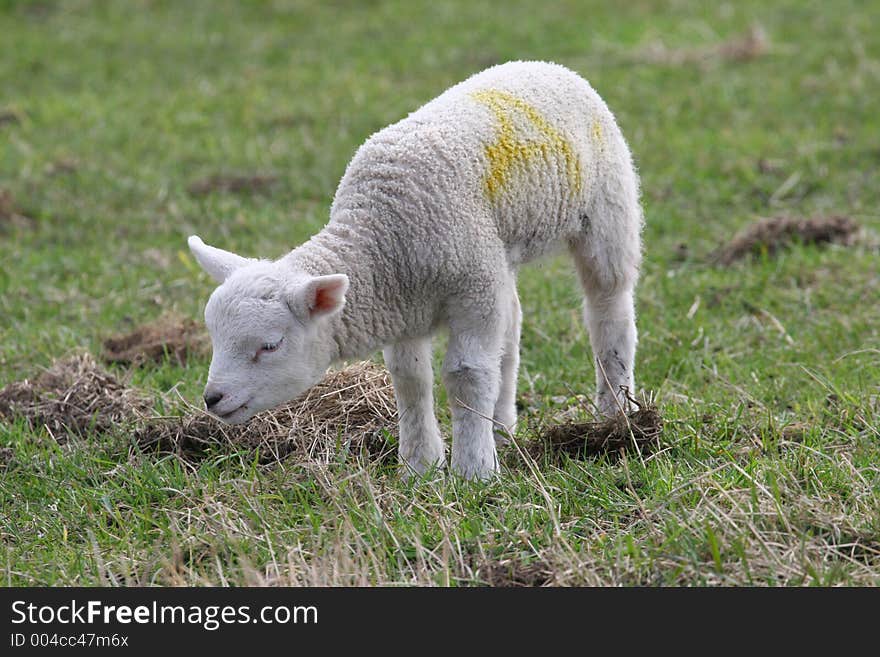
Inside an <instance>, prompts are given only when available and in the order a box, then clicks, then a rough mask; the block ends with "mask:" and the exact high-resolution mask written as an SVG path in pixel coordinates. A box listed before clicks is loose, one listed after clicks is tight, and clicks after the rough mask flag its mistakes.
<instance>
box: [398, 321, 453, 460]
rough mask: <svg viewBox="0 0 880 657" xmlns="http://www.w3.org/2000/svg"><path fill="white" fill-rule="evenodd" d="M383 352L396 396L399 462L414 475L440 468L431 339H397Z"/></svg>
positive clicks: (439, 442)
mask: <svg viewBox="0 0 880 657" xmlns="http://www.w3.org/2000/svg"><path fill="white" fill-rule="evenodd" d="M383 355H384V356H385V365H386V366H387V367H388V371H389V372H390V373H391V380H392V382H393V383H394V396H395V397H396V398H397V413H398V416H399V426H400V450H399V452H400V460H401V462H402V463H403V464H404V465H405V466H407V467H408V468H409V469H410V470H413V471H415V472H416V473H418V474H424V472H425V471H427V470H428V469H430V468H431V467H435V466H436V467H442V466H443V463H444V461H445V455H444V453H443V440H442V438H441V437H440V428H439V427H438V426H437V419H436V418H435V417H434V394H433V388H434V373H433V371H432V369H431V338H418V339H415V340H404V341H401V342H398V343H396V344H393V345H391V346H389V347H386V348H385V350H384V351H383Z"/></svg>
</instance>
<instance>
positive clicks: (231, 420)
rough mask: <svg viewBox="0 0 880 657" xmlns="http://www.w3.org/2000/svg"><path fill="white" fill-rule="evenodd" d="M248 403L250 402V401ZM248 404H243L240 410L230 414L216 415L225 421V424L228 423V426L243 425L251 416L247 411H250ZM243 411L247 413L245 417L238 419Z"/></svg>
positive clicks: (237, 409)
mask: <svg viewBox="0 0 880 657" xmlns="http://www.w3.org/2000/svg"><path fill="white" fill-rule="evenodd" d="M248 401H250V400H248ZM247 404H248V403H247V402H245V403H244V404H242V405H241V406H239V407H238V408H234V409H232V410H231V411H229V412H228V413H215V415H216V416H217V417H218V418H220V419H221V420H223V421H224V422H226V423H227V424H241V423H242V422H245V421H247V420H248V419H249V418H250V416H251V414H250V413H247V411H248V405H247ZM241 411H245V415H244V416H242V417H240V418H238V419H236V416H237V415H239V414H240V413H241Z"/></svg>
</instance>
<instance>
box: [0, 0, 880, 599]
mask: <svg viewBox="0 0 880 657" xmlns="http://www.w3.org/2000/svg"><path fill="white" fill-rule="evenodd" d="M0 8H2V9H0V34H2V35H3V37H2V38H0V82H2V84H0V117H2V118H0V386H2V385H3V384H6V383H9V382H12V381H16V380H20V379H23V378H25V377H32V376H34V375H35V374H37V373H38V372H39V371H40V370H41V368H45V367H47V366H49V365H50V364H51V362H52V361H53V360H54V359H56V358H60V357H63V356H65V355H67V354H70V353H73V352H75V351H77V350H89V351H91V352H92V353H95V354H100V352H101V342H102V339H103V338H105V337H106V336H108V335H110V334H113V333H116V332H119V331H124V330H126V329H130V328H132V327H134V326H137V325H139V324H141V323H143V322H146V321H149V320H152V319H154V318H156V317H157V316H159V315H161V314H162V313H164V312H168V311H175V312H178V313H180V314H182V315H184V316H188V317H192V318H197V319H200V317H201V311H202V308H203V304H204V302H205V301H206V299H207V297H208V295H209V294H210V292H211V290H212V289H213V288H212V284H211V282H210V281H209V279H208V278H207V276H205V275H204V274H202V273H201V272H200V270H199V269H198V268H197V265H196V264H195V263H194V261H193V260H192V258H191V257H190V256H189V254H188V251H186V248H185V239H186V236H187V235H190V234H192V233H198V234H200V235H201V236H202V237H203V238H204V239H205V240H206V241H208V242H209V243H213V244H217V245H218V246H224V247H227V248H231V249H233V250H236V251H238V252H241V253H243V254H246V255H260V256H263V257H277V256H280V255H282V254H283V253H284V252H286V250H288V249H289V248H291V247H292V246H294V245H296V244H298V243H300V242H302V241H303V240H305V239H306V238H307V237H308V236H310V235H311V234H313V233H314V232H316V231H317V230H318V229H319V228H320V227H321V225H322V224H323V223H324V222H325V221H326V218H327V214H328V208H329V205H330V201H331V199H332V195H333V191H334V189H335V186H336V184H337V182H338V180H339V178H340V176H341V175H342V172H343V170H344V167H345V165H346V163H347V162H348V160H349V158H350V157H351V155H352V154H353V153H354V150H355V149H356V147H357V146H358V145H359V144H360V143H361V142H362V141H363V140H364V139H365V138H366V137H367V136H369V135H370V134H371V133H372V132H373V131H375V130H377V129H379V128H381V127H383V126H385V125H386V124H388V123H391V122H393V121H395V120H397V119H399V118H400V117H402V116H404V115H405V114H406V113H407V112H409V111H411V110H412V109H415V108H416V107H418V106H419V105H420V104H422V103H423V102H425V101H427V100H429V99H431V98H432V97H434V96H436V95H437V94H439V93H440V92H441V91H442V90H444V89H445V88H447V87H448V86H450V85H451V84H453V83H454V82H457V81H459V80H461V79H463V78H465V77H467V76H468V75H470V74H471V73H474V72H476V71H478V70H480V69H482V68H485V67H487V66H488V65H490V64H493V63H498V62H502V61H506V60H510V59H549V60H554V61H557V62H559V63H562V64H565V65H567V66H569V67H571V68H573V69H575V70H577V71H578V72H580V73H581V74H582V75H584V76H585V77H586V78H588V79H589V80H590V82H591V83H592V84H593V86H594V87H595V88H596V89H597V90H598V92H599V93H600V94H601V95H602V96H603V97H604V98H605V100H606V101H607V102H608V104H609V106H610V107H611V108H612V110H613V111H614V112H615V113H616V116H617V118H618V121H619V123H620V124H621V127H622V129H623V131H624V134H625V135H626V136H627V138H628V140H629V143H630V146H631V148H632V150H633V152H634V154H635V157H636V160H637V163H638V166H639V168H640V172H641V175H642V183H643V195H644V206H645V213H646V222H647V223H646V229H645V247H646V252H645V263H644V268H643V274H642V278H641V282H640V287H639V289H638V296H637V309H638V313H639V317H638V325H639V330H640V344H639V351H638V356H637V366H636V376H637V382H638V384H639V386H640V388H641V389H643V390H646V391H653V392H654V393H655V395H656V398H657V402H658V405H659V408H660V410H661V412H662V414H663V417H664V419H665V430H664V433H663V437H662V449H661V450H660V451H659V452H657V453H655V454H652V455H650V456H648V455H645V456H642V457H640V456H638V455H631V456H628V457H626V458H624V459H622V460H619V459H612V458H599V459H592V460H578V459H568V460H564V461H563V462H561V463H556V462H550V461H546V462H545V461H538V462H536V463H534V464H528V463H522V462H521V461H520V462H519V464H518V465H517V458H516V457H515V455H513V456H511V457H510V458H509V459H508V461H510V462H512V463H513V465H511V466H510V467H508V468H506V469H505V471H504V473H503V475H502V476H501V477H500V478H498V479H497V480H495V481H492V482H489V483H486V484H468V483H464V482H462V481H458V480H456V479H455V478H452V477H446V478H442V479H440V480H437V481H433V482H429V481H426V482H420V483H406V482H404V481H402V480H401V479H400V477H399V476H398V475H397V474H396V473H395V471H394V470H393V469H392V468H388V467H385V466H381V465H377V464H371V463H369V462H366V461H364V460H359V459H354V458H348V459H340V462H339V463H337V464H334V465H331V466H321V467H318V466H315V465H313V464H309V463H304V462H297V461H285V462H282V463H275V464H270V465H258V464H257V462H256V460H255V459H254V458H253V455H252V454H250V453H249V452H246V451H230V450H229V449H216V450H214V451H212V452H211V453H210V454H209V455H208V457H207V458H205V459H203V460H201V461H200V462H199V463H197V464H195V465H187V464H185V463H183V462H181V461H180V460H178V459H176V458H175V457H173V456H162V455H158V454H152V453H142V452H140V451H139V450H138V449H137V447H136V446H135V445H134V443H133V440H132V436H131V432H130V431H128V430H126V429H125V427H120V428H119V429H118V430H116V431H110V432H108V433H103V434H93V435H89V436H87V437H86V438H75V437H72V438H70V439H69V440H57V439H56V438H57V437H53V436H52V435H50V434H49V433H48V432H46V431H45V430H42V429H36V430H31V429H29V428H28V425H27V424H26V422H24V421H22V420H11V421H10V420H5V421H4V420H0V447H2V448H4V450H3V455H4V458H3V459H2V464H0V538H2V544H3V547H4V553H3V555H2V560H3V561H2V575H3V582H4V583H5V584H10V585H36V584H40V585H71V584H80V585H97V584H109V585H116V584H119V585H126V584H162V585H186V584H192V585H200V584H232V585H242V584H262V583H270V584H276V583H277V584H438V585H472V584H481V583H483V584H485V583H489V584H513V583H522V584H551V585H555V584H625V585H629V584H646V585H672V584H687V585H716V584H724V585H727V584H738V585H748V584H755V585H763V584H772V585H838V584H873V585H876V584H878V583H880V334H878V330H880V251H878V247H877V240H876V233H877V230H878V228H880V211H878V207H880V176H878V173H880V112H878V111H877V108H878V107H880V34H878V32H877V30H876V26H877V20H878V18H880V15H878V12H877V9H876V7H872V3H866V2H859V1H857V0H850V1H845V0H844V1H841V2H835V3H827V2H819V1H802V0H790V1H784V2H766V1H765V0H761V1H757V0H755V1H752V0H748V1H743V2H735V3H701V2H684V1H680V2H659V1H658V2H653V1H648V0H639V1H636V2H627V3H602V2H574V1H571V2H548V3H542V4H541V9H540V10H539V11H537V10H536V9H535V7H534V4H533V3H529V2H519V1H514V2H506V3H504V8H503V10H502V9H500V8H499V9H498V10H497V11H493V10H491V9H490V8H489V7H488V6H487V5H484V4H483V3H476V2H451V1H447V0H435V1H434V2H431V3H424V4H423V3H412V2H404V1H402V0H401V1H399V2H392V1H389V2H380V1H376V2H344V1H341V0H340V1H337V2H332V3H330V2H328V3H318V2H303V1H300V2H296V1H289V2H288V1H286V0H277V1H275V2H266V3H258V2H232V1H231V0H225V1H219V2H208V1H207V0H193V1H192V2H185V3H184V2H173V1H171V0H168V1H161V0H156V1H148V0H142V1H138V2H122V1H121V0H120V1H118V2H117V1H112V2H98V1H97V0H95V1H88V0H69V1H65V2H60V1H59V2H52V1H41V2H27V1H16V0H4V1H3V2H2V3H0ZM753 26H760V29H761V30H763V33H764V34H765V35H766V49H765V50H762V51H760V52H754V53H747V54H746V55H745V56H740V55H737V53H736V52H734V50H735V49H731V48H728V47H726V46H725V44H730V43H732V42H735V40H736V39H739V38H741V37H742V36H743V35H745V34H748V33H749V30H750V29H752V27H753ZM750 55H754V56H750ZM220 173H245V174H255V173H259V174H273V175H276V176H277V177H278V178H277V181H276V183H275V184H273V185H272V186H270V187H269V188H268V189H266V190H264V191H262V192H260V193H236V192H222V191H221V192H216V193H210V194H205V195H198V194H193V193H191V191H188V188H189V187H190V186H191V185H192V184H193V182H194V181H198V180H200V179H202V178H205V177H206V176H211V175H215V174H220ZM837 214H840V215H847V216H849V217H851V218H853V219H854V220H856V221H858V222H859V223H860V224H862V226H864V228H865V233H866V234H865V235H863V236H862V238H861V239H860V240H859V242H858V243H857V244H855V245H854V246H842V245H832V246H829V247H826V248H821V247H817V246H814V245H803V244H800V245H795V246H794V247H792V248H790V249H787V250H784V251H782V252H780V253H778V254H775V255H774V254H769V253H764V254H763V255H759V256H758V257H756V258H753V259H747V260H744V261H742V262H739V263H736V264H734V265H732V266H730V267H720V266H717V265H714V264H712V262H711V260H710V258H709V254H710V253H711V252H712V251H713V250H714V249H715V248H716V247H717V246H718V245H719V244H721V243H723V242H725V241H727V240H729V239H730V238H731V237H732V236H733V234H734V233H735V232H736V231H738V230H740V229H742V228H743V227H745V226H747V225H748V224H750V223H752V222H753V221H755V220H756V219H758V218H760V217H770V216H777V215H788V216H797V217H801V216H802V217H812V216H828V215H837ZM520 294H521V298H522V303H523V311H524V327H523V338H522V349H521V351H522V371H521V375H520V395H521V397H522V398H523V400H524V405H525V406H526V407H527V408H528V409H530V410H529V412H528V414H526V416H525V417H524V418H523V419H524V423H523V424H525V425H528V424H530V423H536V422H538V421H539V420H540V417H539V416H542V415H543V416H547V417H552V415H553V414H554V413H555V412H557V411H560V410H562V409H563V408H564V407H565V406H567V405H568V404H570V403H571V399H570V397H571V396H572V395H575V394H588V395H589V394H592V390H593V386H594V383H593V368H592V365H591V361H592V357H591V354H590V346H589V341H588V340H587V338H586V335H585V333H584V331H583V330H582V328H581V325H580V320H579V317H580V296H579V292H578V288H577V286H576V284H575V278H574V275H573V272H572V269H571V267H570V265H569V263H568V261H567V260H565V259H562V258H560V259H551V260H547V261H545V262H542V263H539V264H537V265H536V266H532V267H530V268H528V269H526V270H524V271H523V272H522V274H521V276H520ZM377 358H381V357H380V356H377ZM208 362H209V358H208V357H207V356H205V357H200V358H197V359H194V360H191V361H190V362H189V363H188V364H187V366H186V367H181V366H180V365H178V364H176V363H175V362H173V361H171V360H169V361H167V362H165V363H164V364H161V365H157V366H144V367H141V368H136V369H134V370H132V371H131V372H127V371H126V370H125V369H124V368H121V367H114V368H111V369H112V371H113V372H114V373H116V374H117V375H119V376H120V377H123V378H124V377H130V381H131V383H132V385H135V386H138V387H141V388H143V389H145V390H147V391H149V392H150V394H151V395H153V397H154V398H155V399H156V405H157V411H161V412H165V411H166V410H167V408H168V405H169V404H173V400H174V399H176V398H177V397H178V394H179V395H180V396H182V397H183V398H185V399H189V400H191V401H192V402H193V403H195V402H196V401H197V400H198V399H199V397H200V394H201V389H202V386H203V385H204V379H205V376H206V373H207V366H208ZM163 399H164V400H166V401H162V400H163ZM168 400H170V401H168ZM442 417H444V418H448V415H446V414H442ZM444 431H445V432H446V433H447V434H448V433H449V425H448V421H447V424H445V425H444ZM529 438H530V434H529V431H528V429H527V428H526V429H523V430H522V431H521V432H520V435H519V436H518V439H519V440H520V441H527V440H529ZM530 465H531V466H532V467H529V466H530Z"/></svg>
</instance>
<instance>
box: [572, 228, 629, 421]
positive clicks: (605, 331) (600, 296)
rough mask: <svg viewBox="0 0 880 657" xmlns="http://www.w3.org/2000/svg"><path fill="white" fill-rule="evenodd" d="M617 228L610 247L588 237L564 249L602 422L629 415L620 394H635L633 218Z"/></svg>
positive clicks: (608, 243) (605, 241)
mask: <svg viewBox="0 0 880 657" xmlns="http://www.w3.org/2000/svg"><path fill="white" fill-rule="evenodd" d="M618 219H619V217H615V216H614V215H611V216H606V217H604V220H605V221H608V222H615V221H617V220H618ZM598 220H599V218H597V221H598ZM621 224H622V225H621ZM621 224H618V225H617V226H616V228H617V229H618V230H617V235H616V236H615V241H613V242H612V241H610V240H602V239H601V237H600V236H596V235H593V236H591V237H590V238H587V237H580V238H577V239H575V240H573V241H572V242H571V243H570V248H571V252H572V255H573V256H574V261H575V265H576V266H577V270H578V273H579V275H580V279H581V283H582V284H583V288H584V296H585V299H584V324H585V325H586V327H587V331H588V332H589V334H590V342H591V343H592V345H593V355H594V358H595V365H596V391H597V392H596V403H597V405H598V407H599V412H600V413H602V414H603V415H606V416H611V415H615V414H617V413H618V412H619V411H621V410H623V411H628V410H630V404H629V402H628V400H627V397H626V395H625V394H624V392H623V390H624V389H626V390H627V391H628V392H629V393H630V395H633V394H635V379H634V373H633V368H634V365H635V353H636V341H637V333H636V322H635V309H634V306H633V291H634V288H635V284H636V280H637V278H638V266H639V259H640V245H639V234H638V216H633V217H630V218H628V220H624V221H621ZM627 229H629V230H627Z"/></svg>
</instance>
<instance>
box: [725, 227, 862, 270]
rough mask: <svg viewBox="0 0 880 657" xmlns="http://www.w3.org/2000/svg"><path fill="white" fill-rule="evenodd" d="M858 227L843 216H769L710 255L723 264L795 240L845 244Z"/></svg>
mask: <svg viewBox="0 0 880 657" xmlns="http://www.w3.org/2000/svg"><path fill="white" fill-rule="evenodd" d="M858 230H859V224H857V223H856V222H855V221H853V220H852V219H850V218H849V217H843V216H832V217H814V218H812V219H803V218H795V217H773V218H770V219H763V220H761V221H759V222H757V223H755V224H752V225H751V226H749V227H747V228H746V229H745V230H743V231H742V232H740V233H739V234H738V235H736V237H734V238H733V239H732V240H731V241H730V242H728V243H727V244H725V245H724V246H722V247H721V248H719V249H717V250H716V251H715V252H714V253H713V254H712V256H711V257H712V260H713V261H714V262H716V263H717V264H720V265H725V266H727V265H731V264H733V263H734V262H736V261H738V260H742V259H743V258H746V257H748V256H750V255H758V254H760V253H762V252H766V253H768V254H771V255H772V254H774V253H776V252H777V251H780V250H781V249H783V248H785V247H788V246H790V245H792V244H794V243H797V242H800V243H803V244H825V243H829V242H838V243H842V244H849V243H851V242H852V241H853V238H854V237H855V235H856V233H857V232H858Z"/></svg>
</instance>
